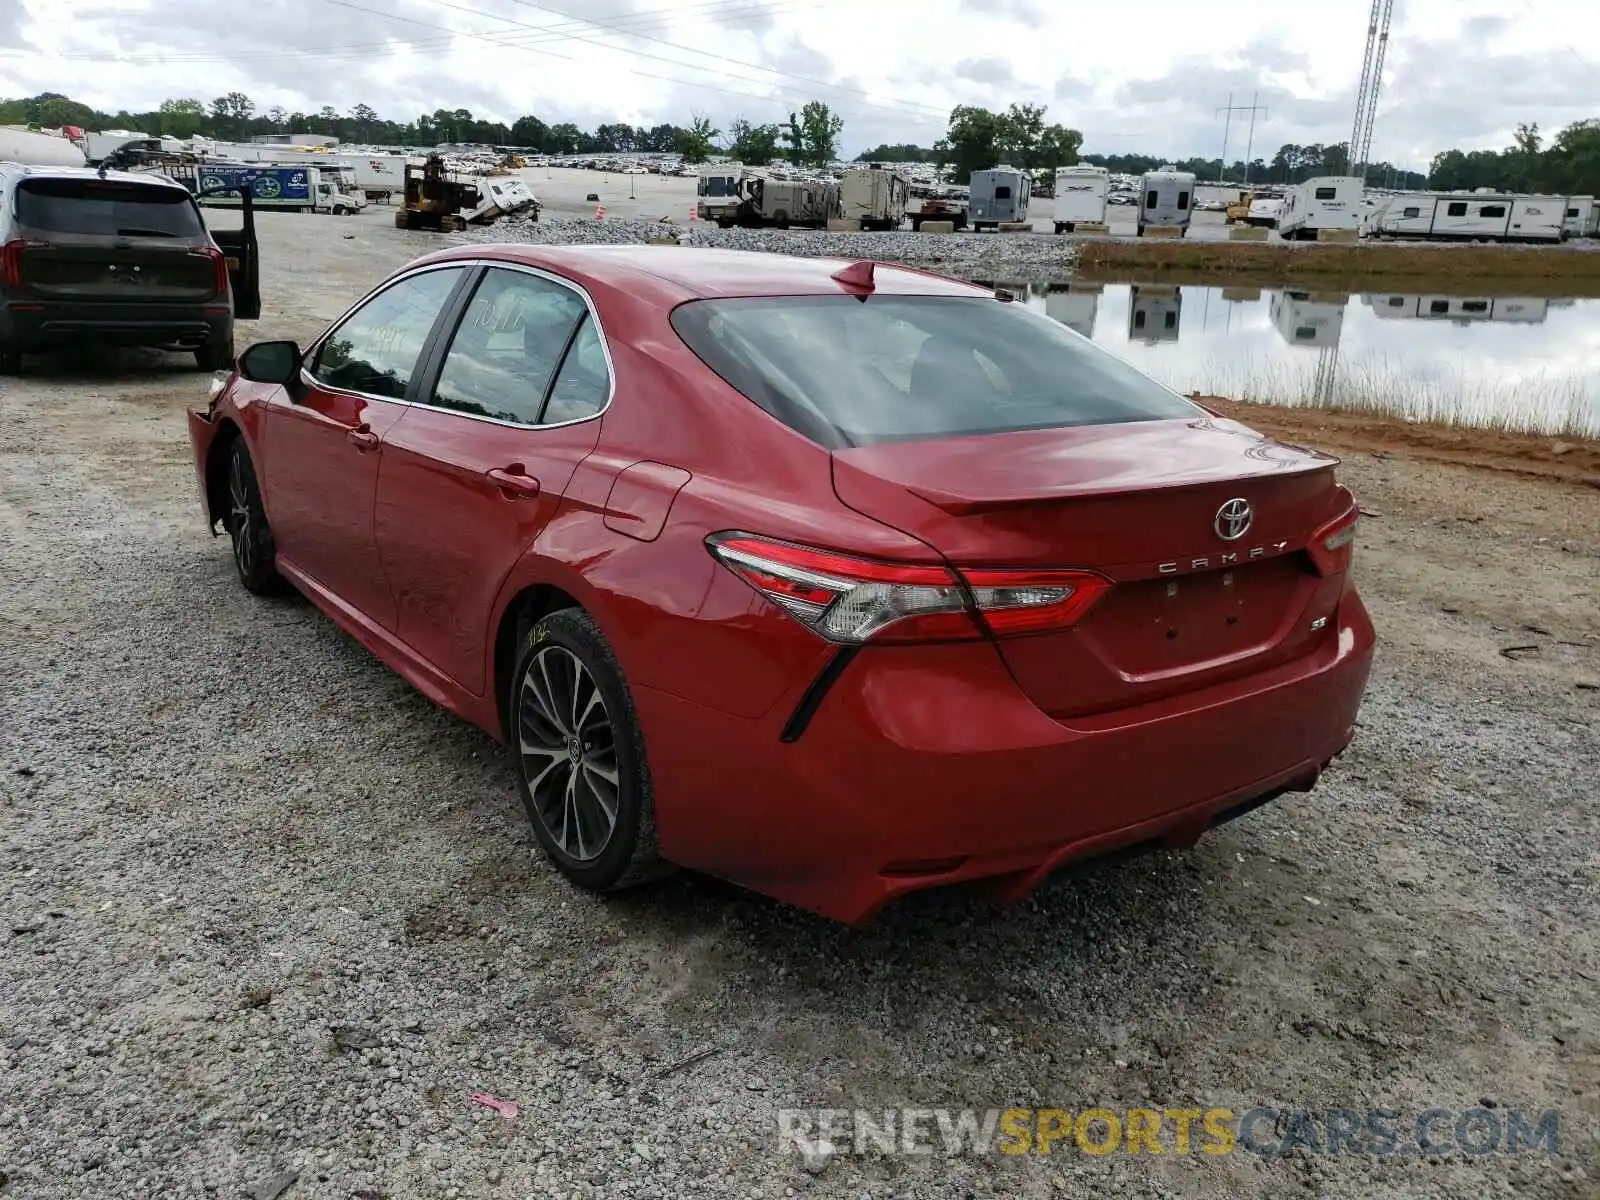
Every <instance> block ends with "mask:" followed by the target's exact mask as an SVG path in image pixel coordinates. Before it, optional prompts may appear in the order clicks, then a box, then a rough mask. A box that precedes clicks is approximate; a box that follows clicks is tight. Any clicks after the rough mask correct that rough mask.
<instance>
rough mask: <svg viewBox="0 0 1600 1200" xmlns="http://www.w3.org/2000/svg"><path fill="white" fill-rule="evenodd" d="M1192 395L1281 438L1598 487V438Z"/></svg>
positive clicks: (1331, 447)
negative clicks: (1476, 426) (1505, 429)
mask: <svg viewBox="0 0 1600 1200" xmlns="http://www.w3.org/2000/svg"><path fill="white" fill-rule="evenodd" d="M1192 399H1194V400H1195V401H1196V403H1199V404H1203V405H1204V406H1205V407H1206V408H1208V409H1210V410H1212V411H1213V412H1215V413H1217V414H1219V415H1220V416H1224V417H1231V418H1232V419H1234V420H1236V421H1243V422H1244V423H1245V424H1247V425H1249V426H1250V427H1251V428H1253V429H1259V430H1260V431H1261V432H1262V433H1265V434H1269V435H1271V436H1272V437H1275V438H1278V439H1279V440H1281V441H1289V442H1305V443H1309V444H1312V445H1315V446H1317V447H1319V448H1321V449H1327V450H1346V451H1351V450H1358V451H1363V452H1369V453H1375V454H1379V455H1382V454H1384V453H1386V452H1388V453H1395V454H1401V455H1404V456H1405V457H1407V458H1414V459H1425V460H1427V461H1429V462H1441V463H1455V464H1458V465H1460V466H1468V467H1478V468H1483V469H1487V470H1493V471H1506V472H1510V473H1512V474H1516V475H1525V476H1530V477H1536V478H1545V479H1560V480H1564V481H1567V482H1570V483H1578V484H1586V485H1588V486H1589V487H1597V488H1600V442H1595V441H1584V440H1568V439H1562V438H1552V437H1548V436H1544V435H1541V434H1535V433H1507V432H1500V431H1495V430H1488V429H1472V428H1463V427H1459V426H1453V425H1430V424H1420V423H1416V422H1411V421H1402V420H1400V419H1399V418H1398V417H1388V416H1383V415H1380V414H1374V413H1361V412H1345V411H1340V410H1337V409H1333V410H1330V409H1319V408H1302V407H1298V406H1291V405H1286V404H1255V403H1249V402H1246V401H1242V400H1230V399H1228V398H1226V397H1224V396H1202V395H1199V394H1198V393H1196V394H1195V395H1194V396H1193V397H1192Z"/></svg>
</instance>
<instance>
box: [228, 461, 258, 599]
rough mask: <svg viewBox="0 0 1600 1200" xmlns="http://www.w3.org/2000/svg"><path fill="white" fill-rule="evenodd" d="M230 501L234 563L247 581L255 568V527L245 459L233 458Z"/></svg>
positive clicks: (229, 527)
mask: <svg viewBox="0 0 1600 1200" xmlns="http://www.w3.org/2000/svg"><path fill="white" fill-rule="evenodd" d="M228 501H229V509H230V511H231V513H232V520H231V521H230V522H229V524H228V532H229V533H231V534H233V561H234V563H235V564H237V566H238V568H239V574H240V575H242V576H244V577H245V578H246V579H248V578H249V577H250V572H251V571H252V570H253V569H254V568H255V560H256V551H255V527H254V525H253V523H252V521H251V519H250V483H249V480H247V479H246V478H245V473H244V458H243V456H241V455H238V454H235V455H234V456H233V463H232V464H231V469H230V470H229V472H228Z"/></svg>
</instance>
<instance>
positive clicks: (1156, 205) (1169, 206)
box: [1139, 167, 1194, 237]
mask: <svg viewBox="0 0 1600 1200" xmlns="http://www.w3.org/2000/svg"><path fill="white" fill-rule="evenodd" d="M1139 196H1140V200H1139V236H1140V237H1143V236H1144V231H1145V227H1146V226H1147V225H1175V226H1177V227H1178V228H1179V229H1182V230H1185V231H1187V230H1188V228H1189V218H1190V217H1191V216H1192V215H1193V212H1194V176H1193V175H1192V174H1190V173H1189V172H1188V171H1178V170H1174V169H1173V168H1172V167H1162V168H1161V170H1159V171H1146V172H1145V175H1144V179H1143V181H1142V182H1141V184H1140V187H1139Z"/></svg>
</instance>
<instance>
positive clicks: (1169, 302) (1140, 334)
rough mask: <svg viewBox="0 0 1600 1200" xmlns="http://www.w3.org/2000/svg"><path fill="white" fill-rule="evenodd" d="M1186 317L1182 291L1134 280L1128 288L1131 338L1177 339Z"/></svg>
mask: <svg viewBox="0 0 1600 1200" xmlns="http://www.w3.org/2000/svg"><path fill="white" fill-rule="evenodd" d="M1182 317H1183V291H1182V290H1181V289H1180V288H1175V287H1167V286H1165V285H1162V286H1159V287H1152V286H1151V285H1149V284H1139V283H1135V284H1133V285H1131V286H1130V287H1129V288H1128V340H1129V341H1135V342H1175V341H1177V340H1178V327H1179V324H1180V322H1181V319H1182Z"/></svg>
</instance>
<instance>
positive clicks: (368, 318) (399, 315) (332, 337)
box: [311, 267, 463, 400]
mask: <svg viewBox="0 0 1600 1200" xmlns="http://www.w3.org/2000/svg"><path fill="white" fill-rule="evenodd" d="M462 269H463V268H460V267H452V268H447V269H444V270H438V271H424V272H422V273H421V274H419V275H412V276H410V277H408V278H406V279H402V280H400V281H399V282H398V283H396V284H394V285H393V286H391V287H387V288H385V289H384V290H383V291H381V292H379V293H378V294H377V295H376V296H374V297H373V298H372V299H371V300H369V301H367V303H365V304H363V305H362V306H361V307H360V308H358V309H356V311H355V312H353V313H351V314H350V315H349V316H348V317H346V318H345V320H344V322H343V324H341V325H340V326H339V327H338V328H336V329H335V330H334V331H333V332H332V333H330V334H329V335H328V336H327V337H326V338H324V339H323V341H322V345H321V347H320V348H319V349H318V350H317V354H316V358H315V359H314V360H313V362H312V364H311V376H312V378H313V379H315V380H316V381H317V382H318V383H320V384H322V385H323V386H324V387H330V388H339V389H341V390H344V391H350V392H364V393H366V394H367V395H370V396H382V397H384V398H385V399H390V400H402V399H404V398H405V394H406V388H407V387H408V386H409V385H410V383H411V376H412V375H413V374H415V372H416V369H417V360H418V358H419V357H420V356H421V354H422V347H423V345H424V344H425V343H426V342H427V340H428V334H429V332H430V331H431V330H432V329H433V323H434V322H435V321H436V320H438V317H439V312H440V310H441V309H443V308H444V305H445V301H447V300H448V299H449V298H450V293H451V292H452V291H454V290H455V287H456V284H457V283H458V282H460V279H461V271H462Z"/></svg>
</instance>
